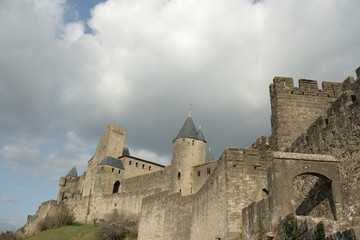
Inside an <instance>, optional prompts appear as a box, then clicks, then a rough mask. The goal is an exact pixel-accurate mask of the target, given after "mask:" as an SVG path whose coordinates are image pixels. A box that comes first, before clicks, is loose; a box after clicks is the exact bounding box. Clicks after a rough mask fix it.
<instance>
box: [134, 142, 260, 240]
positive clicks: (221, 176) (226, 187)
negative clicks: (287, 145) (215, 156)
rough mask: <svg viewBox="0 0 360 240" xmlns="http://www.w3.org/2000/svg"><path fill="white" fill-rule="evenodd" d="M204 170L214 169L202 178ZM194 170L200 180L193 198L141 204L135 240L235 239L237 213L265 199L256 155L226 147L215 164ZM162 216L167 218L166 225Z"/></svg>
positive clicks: (238, 226)
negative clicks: (250, 204) (201, 181)
mask: <svg viewBox="0 0 360 240" xmlns="http://www.w3.org/2000/svg"><path fill="white" fill-rule="evenodd" d="M209 166H216V167H215V168H214V169H213V170H211V173H210V174H209V175H208V174H207V171H208V168H209ZM197 167H198V170H204V173H205V176H204V177H203V180H206V181H205V183H204V184H203V185H202V187H201V188H200V189H199V190H198V191H197V193H195V194H193V195H189V196H183V197H181V195H180V194H172V195H170V196H169V195H168V192H161V193H158V194H156V195H154V196H149V197H147V198H145V199H144V201H143V205H142V211H141V220H140V228H139V239H141V240H144V239H194V240H195V239H196V240H198V239H230V240H231V239H234V240H235V239H241V235H242V227H241V226H242V209H243V208H244V207H245V206H247V205H248V204H249V203H251V202H252V201H254V200H260V199H261V198H262V197H263V195H264V194H266V193H265V192H264V191H263V190H262V189H264V188H265V187H266V186H267V184H266V182H267V175H266V164H264V162H261V161H260V154H259V151H258V150H256V149H251V148H248V149H239V148H227V149H226V150H225V151H224V153H223V154H222V156H221V157H220V159H219V160H218V161H217V162H216V165H215V163H212V164H203V165H200V166H197ZM197 167H195V169H196V168H197ZM210 169H211V167H210ZM194 173H197V172H196V171H194ZM199 177H201V175H200V176H199ZM195 179H196V178H195ZM167 216H172V218H171V220H169V221H170V222H168V221H167V219H166V217H167ZM176 216H179V217H176ZM183 218H186V221H184V219H183ZM204 219H206V221H204ZM154 223H159V224H154ZM173 226H177V228H178V229H176V230H175V229H173ZM181 229H182V230H181ZM188 229H190V231H188Z"/></svg>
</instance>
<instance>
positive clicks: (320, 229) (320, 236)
mask: <svg viewBox="0 0 360 240" xmlns="http://www.w3.org/2000/svg"><path fill="white" fill-rule="evenodd" d="M315 240H325V227H324V223H323V222H319V223H318V224H317V225H316V232H315Z"/></svg>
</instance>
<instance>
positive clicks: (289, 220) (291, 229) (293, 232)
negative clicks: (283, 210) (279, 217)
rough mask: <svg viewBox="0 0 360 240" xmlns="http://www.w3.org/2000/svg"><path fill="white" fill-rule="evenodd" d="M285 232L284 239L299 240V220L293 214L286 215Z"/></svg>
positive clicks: (283, 225)
mask: <svg viewBox="0 0 360 240" xmlns="http://www.w3.org/2000/svg"><path fill="white" fill-rule="evenodd" d="M282 228H283V232H284V235H285V236H284V240H298V239H299V231H298V228H297V221H296V218H295V216H294V215H293V214H289V215H287V216H286V217H285V219H284V221H283V224H282Z"/></svg>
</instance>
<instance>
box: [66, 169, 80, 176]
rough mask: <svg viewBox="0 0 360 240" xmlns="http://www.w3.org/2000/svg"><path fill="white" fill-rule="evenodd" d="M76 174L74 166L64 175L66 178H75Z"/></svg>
mask: <svg viewBox="0 0 360 240" xmlns="http://www.w3.org/2000/svg"><path fill="white" fill-rule="evenodd" d="M77 176H78V174H77V171H76V167H75V166H74V167H73V168H72V169H71V170H70V172H69V173H68V174H67V175H66V177H77Z"/></svg>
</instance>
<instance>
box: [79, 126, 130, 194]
mask: <svg viewBox="0 0 360 240" xmlns="http://www.w3.org/2000/svg"><path fill="white" fill-rule="evenodd" d="M125 137H126V129H125V128H122V127H118V126H115V125H113V124H109V125H107V126H106V128H105V133H104V136H103V137H101V138H100V139H99V143H98V146H97V148H96V152H95V154H94V156H93V157H92V158H91V159H90V160H89V161H88V167H87V171H86V174H85V180H84V185H83V186H84V187H83V190H82V195H83V196H87V195H90V194H91V193H95V192H99V191H100V192H101V193H102V192H103V191H105V190H100V189H101V188H100V187H98V186H101V183H102V182H103V180H101V176H102V174H98V172H99V168H98V167H99V165H101V163H102V161H103V160H104V159H105V158H106V157H108V156H110V157H112V158H118V157H120V156H122V153H123V148H124V142H125ZM105 169H107V168H105ZM118 170H119V169H117V172H118ZM111 171H112V169H111ZM114 171H115V169H114Z"/></svg>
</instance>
